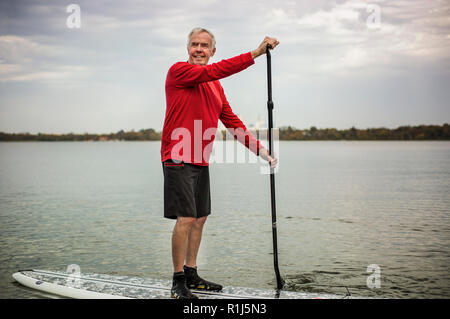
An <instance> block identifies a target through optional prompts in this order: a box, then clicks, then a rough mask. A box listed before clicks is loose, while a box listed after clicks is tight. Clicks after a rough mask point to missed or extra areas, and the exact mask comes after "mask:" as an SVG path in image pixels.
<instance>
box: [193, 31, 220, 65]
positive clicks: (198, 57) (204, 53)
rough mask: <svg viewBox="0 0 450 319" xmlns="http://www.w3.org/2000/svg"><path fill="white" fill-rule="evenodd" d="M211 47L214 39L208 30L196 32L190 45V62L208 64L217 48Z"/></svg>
mask: <svg viewBox="0 0 450 319" xmlns="http://www.w3.org/2000/svg"><path fill="white" fill-rule="evenodd" d="M211 47H212V39H211V36H210V35H209V34H208V33H207V32H199V33H194V34H193V35H192V36H191V40H190V41H189V46H188V54H189V63H190V64H198V65H207V64H208V61H209V58H210V57H212V56H213V55H214V53H216V48H214V49H212V48H211Z"/></svg>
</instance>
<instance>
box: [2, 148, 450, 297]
mask: <svg viewBox="0 0 450 319" xmlns="http://www.w3.org/2000/svg"><path fill="white" fill-rule="evenodd" d="M159 147H160V144H159V143H158V142H137V143H133V142H129V143H127V142H121V143H117V142H116V143H114V142H109V143H76V142H71V143H0V218H1V223H0V225H1V226H0V234H1V235H0V236H1V241H0V245H1V246H0V247H1V252H2V253H1V255H0V261H1V262H0V265H1V276H2V279H3V280H1V284H0V285H1V290H0V291H1V297H3V298H16V297H19V298H43V297H46V296H43V295H40V294H36V293H31V292H30V290H27V289H24V288H23V287H20V286H18V285H16V284H14V283H13V282H12V278H11V274H12V273H13V272H14V271H16V270H17V269H21V268H22V269H23V268H40V269H51V270H65V269H66V267H67V265H69V264H77V265H79V266H80V267H81V271H82V272H83V271H84V272H92V273H106V274H113V275H114V274H117V275H126V276H142V277H155V278H162V279H170V278H171V273H172V269H171V268H172V262H171V255H170V236H171V230H172V227H173V221H169V220H165V219H163V218H162V172H161V165H160V162H159ZM279 157H280V169H279V172H278V174H277V175H276V189H277V215H278V245H279V262H280V270H281V273H282V275H283V276H284V278H285V279H286V287H285V289H287V290H292V291H311V292H324V293H336V294H339V295H342V296H345V294H346V293H347V289H348V291H349V292H350V293H351V294H352V295H354V296H371V297H383V298H384V297H387V298H435V297H437V298H448V297H449V296H450V278H449V277H450V276H449V267H448V265H450V253H449V249H448V247H449V244H450V223H449V218H450V217H449V208H450V198H449V196H448V194H449V193H450V192H449V191H450V185H449V183H450V178H449V177H450V143H448V142H281V143H280V154H279ZM210 173H211V187H212V208H213V213H212V215H211V216H210V217H209V220H208V222H207V224H206V227H205V232H204V240H203V242H202V246H201V249H200V253H199V260H198V266H199V271H200V272H201V274H203V275H204V276H205V277H207V278H211V280H214V281H218V282H221V283H223V284H224V285H234V286H249V287H257V288H271V287H274V286H275V276H274V273H273V255H272V238H271V236H272V231H271V217H270V195H269V194H270V193H269V192H270V187H269V177H268V176H267V175H261V174H260V173H259V166H258V165H257V164H219V163H216V164H213V165H211V167H210ZM372 264H375V265H378V266H379V267H380V275H381V277H380V279H381V280H380V284H381V287H380V288H378V289H369V288H368V287H367V278H368V276H370V275H371V273H370V272H367V267H368V265H372Z"/></svg>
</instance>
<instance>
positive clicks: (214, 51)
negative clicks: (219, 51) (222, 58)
mask: <svg viewBox="0 0 450 319" xmlns="http://www.w3.org/2000/svg"><path fill="white" fill-rule="evenodd" d="M215 53H216V48H214V49H213V50H212V54H211V56H214V54H215Z"/></svg>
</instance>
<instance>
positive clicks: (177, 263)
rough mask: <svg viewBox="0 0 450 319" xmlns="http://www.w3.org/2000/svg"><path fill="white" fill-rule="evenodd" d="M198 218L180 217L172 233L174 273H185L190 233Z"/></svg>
mask: <svg viewBox="0 0 450 319" xmlns="http://www.w3.org/2000/svg"><path fill="white" fill-rule="evenodd" d="M195 220H196V218H193V217H178V218H177V223H176V224H175V227H174V228H173V233H172V261H173V269H174V273H177V272H181V271H183V266H184V261H185V260H186V255H187V250H188V239H189V233H190V232H191V229H192V227H193V225H194V224H195Z"/></svg>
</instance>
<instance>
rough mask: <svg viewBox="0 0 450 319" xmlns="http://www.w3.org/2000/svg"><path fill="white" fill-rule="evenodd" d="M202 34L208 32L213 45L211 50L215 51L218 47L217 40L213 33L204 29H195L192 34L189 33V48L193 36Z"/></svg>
mask: <svg viewBox="0 0 450 319" xmlns="http://www.w3.org/2000/svg"><path fill="white" fill-rule="evenodd" d="M200 32H206V33H208V34H209V35H210V36H211V44H212V47H211V50H214V48H215V47H216V38H215V37H214V34H212V32H211V31H209V30H206V29H204V28H194V29H192V31H191V32H189V35H188V42H187V46H188V47H189V44H190V42H191V37H192V35H193V34H194V33H200Z"/></svg>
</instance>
